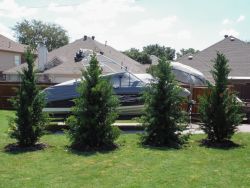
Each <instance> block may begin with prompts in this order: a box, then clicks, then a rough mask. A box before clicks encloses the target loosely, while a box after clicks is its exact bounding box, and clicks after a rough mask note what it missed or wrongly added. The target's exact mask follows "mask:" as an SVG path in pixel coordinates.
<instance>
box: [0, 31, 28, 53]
mask: <svg viewBox="0 0 250 188" xmlns="http://www.w3.org/2000/svg"><path fill="white" fill-rule="evenodd" d="M25 47H26V46H25V45H22V44H19V43H17V42H15V41H13V40H11V39H9V38H7V37H5V36H3V35H1V34H0V50H1V51H8V52H19V53H23V52H24V51H25Z"/></svg>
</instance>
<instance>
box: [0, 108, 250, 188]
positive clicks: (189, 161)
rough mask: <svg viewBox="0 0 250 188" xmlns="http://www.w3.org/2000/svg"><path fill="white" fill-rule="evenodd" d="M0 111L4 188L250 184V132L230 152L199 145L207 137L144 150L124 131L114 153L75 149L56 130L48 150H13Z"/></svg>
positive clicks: (0, 164)
mask: <svg viewBox="0 0 250 188" xmlns="http://www.w3.org/2000/svg"><path fill="white" fill-rule="evenodd" d="M12 114H13V113H12V112H8V111H0V148H1V151H0V187H4V188H6V187H11V188H14V187H25V188H26V187H36V188H37V187H60V188H61V187H67V188H68V187H84V188H85V187H149V188H152V187H250V134H237V135H236V136H235V137H234V138H233V139H234V141H235V142H237V143H240V144H242V145H243V146H242V147H240V148H236V149H231V150H219V149H211V148H204V147H200V146H199V143H198V140H200V139H201V138H203V135H195V136H192V137H191V140H190V142H189V144H188V145H187V146H186V147H185V148H184V149H181V150H174V149H173V150H164V149H162V150H159V149H149V148H142V147H141V146H140V145H139V144H138V135H134V134H126V135H122V136H121V137H120V138H119V140H118V142H119V143H120V144H122V146H121V147H120V149H118V150H116V151H113V152H109V153H71V152H70V151H68V150H67V148H66V147H65V146H66V145H67V144H68V139H67V137H66V136H65V135H60V134H54V135H53V134H51V135H46V136H43V137H42V141H43V142H46V143H47V144H49V145H50V146H51V147H49V148H47V149H45V150H44V151H35V152H26V153H19V154H10V153H6V152H4V151H3V147H4V146H5V145H7V144H8V143H11V142H13V141H14V140H11V139H9V138H8V136H7V134H6V131H7V129H8V127H7V120H6V116H8V115H12Z"/></svg>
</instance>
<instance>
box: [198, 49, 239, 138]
mask: <svg viewBox="0 0 250 188" xmlns="http://www.w3.org/2000/svg"><path fill="white" fill-rule="evenodd" d="M211 73H212V75H213V78H214V81H215V85H214V86H210V87H209V88H210V90H211V92H210V93H209V94H207V95H205V96H204V97H201V98H200V108H199V112H200V115H201V120H202V122H203V123H204V125H203V126H202V129H203V130H204V132H205V133H206V134H207V138H208V141H210V142H211V143H213V142H216V143H222V142H224V141H227V140H228V139H230V138H231V136H232V135H233V134H234V132H235V130H236V126H237V125H239V124H240V122H241V121H242V118H243V115H242V114H241V107H240V104H239V102H238V101H237V99H236V96H235V93H234V92H232V91H230V90H229V89H228V88H227V85H228V79H227V78H228V75H229V73H230V69H229V65H228V60H227V59H226V57H225V56H224V55H223V54H221V53H217V57H216V59H215V60H214V65H213V70H212V71H211Z"/></svg>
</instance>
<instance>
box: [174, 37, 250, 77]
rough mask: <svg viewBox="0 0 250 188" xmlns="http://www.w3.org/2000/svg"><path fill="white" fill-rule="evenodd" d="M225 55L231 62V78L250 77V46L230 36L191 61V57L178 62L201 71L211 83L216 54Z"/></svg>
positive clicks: (194, 56)
mask: <svg viewBox="0 0 250 188" xmlns="http://www.w3.org/2000/svg"><path fill="white" fill-rule="evenodd" d="M217 52H220V53H223V54H224V55H225V56H226V58H227V59H228V60H229V67H230V69H231V72H230V74H229V76H240V77H246V76H250V45H249V44H247V43H246V42H244V41H241V40H239V39H237V38H235V37H233V36H229V37H227V38H224V39H223V40H221V41H219V42H218V43H216V44H214V45H212V46H210V47H208V48H206V49H204V50H203V51H200V52H199V53H197V54H195V55H193V58H192V59H189V57H188V56H189V55H186V56H183V57H181V58H179V59H177V60H176V61H178V62H180V63H183V64H185V65H188V66H191V67H193V68H195V69H198V70H199V71H201V72H202V73H203V74H204V75H205V76H206V77H207V79H208V80H209V81H210V82H213V78H212V75H211V73H210V71H211V68H212V66H213V63H212V62H211V61H212V60H214V59H215V57H216V53H217Z"/></svg>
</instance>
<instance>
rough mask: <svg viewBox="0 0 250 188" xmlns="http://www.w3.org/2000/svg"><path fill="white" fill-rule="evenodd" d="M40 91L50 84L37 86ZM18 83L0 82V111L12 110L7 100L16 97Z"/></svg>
mask: <svg viewBox="0 0 250 188" xmlns="http://www.w3.org/2000/svg"><path fill="white" fill-rule="evenodd" d="M38 85H39V86H40V88H41V89H44V88H46V87H49V86H51V85H54V84H51V83H42V84H38ZM19 87H20V83H18V82H0V109H12V105H11V102H10V101H9V99H11V98H13V97H15V96H16V93H17V91H18V88H19Z"/></svg>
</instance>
